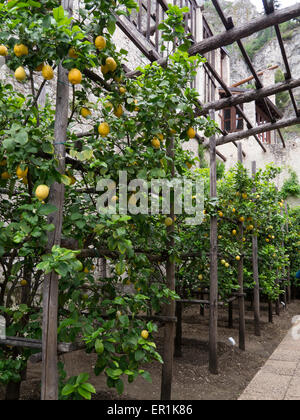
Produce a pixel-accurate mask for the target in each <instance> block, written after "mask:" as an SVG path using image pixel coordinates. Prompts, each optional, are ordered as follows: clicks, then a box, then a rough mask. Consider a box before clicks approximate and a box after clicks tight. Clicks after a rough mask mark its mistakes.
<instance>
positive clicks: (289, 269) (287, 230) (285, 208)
mask: <svg viewBox="0 0 300 420" xmlns="http://www.w3.org/2000/svg"><path fill="white" fill-rule="evenodd" d="M284 210H285V214H286V216H287V217H288V216H289V212H288V206H287V203H285V205H284ZM285 229H286V233H289V219H287V222H286V226H285ZM291 297H292V293H291V264H290V263H289V266H288V271H287V287H286V303H288V304H289V303H291Z"/></svg>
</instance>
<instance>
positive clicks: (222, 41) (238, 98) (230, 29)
mask: <svg viewBox="0 0 300 420" xmlns="http://www.w3.org/2000/svg"><path fill="white" fill-rule="evenodd" d="M138 3H139V12H138V13H137V15H136V16H134V17H133V18H130V17H127V18H126V17H117V25H118V26H119V28H120V29H121V30H122V31H123V32H124V34H125V35H126V36H127V37H128V38H129V39H130V40H131V41H132V43H133V44H134V45H135V46H136V47H137V48H138V49H139V50H140V51H141V52H142V53H143V54H144V56H145V57H147V59H148V60H149V61H150V62H155V61H157V62H158V63H159V64H160V65H162V66H164V65H166V64H167V62H166V59H165V58H164V57H162V56H161V55H160V53H159V45H160V34H159V30H158V25H159V24H160V23H161V21H162V20H163V19H164V17H165V13H166V11H167V9H168V5H167V1H165V0H156V1H150V0H139V1H138ZM212 3H213V4H214V6H215V8H216V11H217V12H218V14H219V16H220V18H221V20H222V22H223V24H224V27H225V31H224V32H222V33H221V34H219V35H216V36H208V37H207V38H205V39H203V40H202V41H201V42H196V41H195V39H196V37H195V34H196V30H197V21H196V18H197V13H196V12H197V8H198V7H199V5H198V3H197V2H196V1H195V0H180V1H179V0H174V4H177V5H178V6H180V7H183V6H189V9H190V12H189V13H187V14H186V19H185V24H186V31H187V33H190V34H191V37H192V39H193V40H194V43H193V45H192V47H191V48H190V50H189V54H190V55H195V54H202V55H206V54H211V53H212V52H213V51H214V50H216V49H218V48H223V47H226V46H227V45H230V44H233V43H234V42H237V43H238V46H239V48H240V50H241V53H242V55H243V56H244V58H245V61H246V63H247V65H248V67H249V70H250V72H251V74H252V76H253V77H254V79H255V82H256V90H255V91H251V92H245V93H242V94H239V95H235V96H233V95H232V92H231V90H230V88H229V87H228V86H227V85H226V83H225V82H224V81H223V80H222V78H221V76H220V75H219V74H218V73H217V72H216V70H215V68H214V67H213V66H212V65H211V63H210V62H209V60H208V61H207V62H206V63H205V69H206V70H205V71H206V72H207V75H208V77H209V78H210V80H211V81H212V82H213V83H214V85H216V84H217V83H218V84H219V85H220V86H221V87H222V89H223V90H224V92H225V95H226V98H224V99H220V100H217V101H213V102H209V103H205V104H200V103H199V107H198V109H197V111H196V115H198V116H200V115H207V114H208V113H209V112H212V116H213V115H214V112H215V111H216V110H222V109H224V108H226V107H228V106H234V107H236V109H237V110H238V111H239V113H240V114H241V115H242V117H243V119H244V120H245V122H246V125H247V130H244V131H240V132H237V133H233V134H228V133H227V132H226V131H223V132H222V136H221V137H218V138H217V137H216V136H214V137H212V138H211V139H209V141H207V142H205V143H204V145H205V146H206V147H207V148H209V151H210V177H211V184H210V188H211V191H210V194H211V197H216V196H217V175H216V174H217V171H216V161H217V159H216V157H217V155H219V157H221V158H223V159H225V160H226V158H225V157H224V156H223V155H222V154H221V153H220V152H218V151H217V146H219V145H222V144H225V143H233V144H235V145H236V147H237V148H238V152H239V153H238V156H239V161H242V160H243V151H242V147H241V146H242V145H241V143H239V144H237V143H235V142H236V141H237V140H242V139H246V138H249V137H251V136H254V137H255V139H256V141H257V143H258V144H259V145H260V147H261V148H262V149H263V150H264V151H265V152H266V148H265V146H264V145H263V144H262V142H261V141H260V139H259V138H258V135H259V134H260V133H264V132H269V131H272V130H280V129H281V128H284V127H289V126H292V125H296V124H299V123H300V110H299V109H298V108H297V104H296V101H295V98H294V94H293V89H294V88H296V87H299V86H300V79H293V78H292V74H291V71H290V66H289V62H288V59H287V55H286V52H285V48H284V43H283V40H282V37H281V34H280V29H279V26H278V25H279V24H281V23H284V22H287V21H289V20H291V19H294V18H296V17H299V16H300V4H299V3H297V4H295V5H294V6H291V7H288V8H285V9H281V10H278V11H275V10H274V4H273V0H270V1H267V0H263V4H264V7H265V12H266V13H265V15H264V16H262V17H259V18H257V19H255V20H254V21H251V22H248V23H247V24H246V25H243V26H237V27H235V26H234V24H233V21H232V19H231V18H230V17H229V18H227V17H225V15H224V13H223V11H222V9H221V7H220V4H219V2H218V0H212ZM62 4H63V6H64V8H65V10H67V11H68V12H69V14H70V15H71V14H72V9H73V7H72V6H73V2H72V0H63V1H62ZM272 26H274V27H275V31H276V36H277V39H278V42H279V45H280V49H281V53H282V57H283V60H284V63H285V67H286V73H285V78H286V80H285V81H284V82H282V83H277V84H275V85H273V86H268V87H264V86H263V85H262V83H261V81H260V78H259V75H258V74H257V72H256V70H255V69H254V66H253V65H252V63H251V60H250V58H249V57H248V55H247V53H246V51H245V48H244V46H243V44H242V39H243V38H246V37H248V36H250V35H253V34H254V33H256V32H258V31H260V30H263V29H266V28H269V27H272ZM125 70H126V72H127V77H129V78H132V77H136V75H137V74H138V72H136V71H131V70H130V69H127V68H125ZM58 72H59V78H60V80H61V81H64V83H60V84H59V87H58V90H57V108H56V112H57V113H56V126H55V138H56V139H58V140H59V143H58V142H57V144H56V146H55V154H56V155H57V156H59V157H60V159H59V165H60V166H59V170H60V171H61V173H63V172H64V170H65V164H66V162H67V163H69V164H71V165H72V166H73V167H74V168H79V167H81V163H80V162H77V161H76V160H74V159H71V158H70V157H69V156H67V157H66V147H65V144H63V143H64V142H65V141H66V136H67V122H68V98H69V86H68V80H67V79H66V75H65V72H64V71H63V68H62V66H61V65H60V66H59V68H58ZM84 74H85V76H86V77H87V78H89V79H90V80H92V81H94V82H95V83H97V84H99V85H101V86H104V87H105V88H107V89H108V90H109V88H110V86H109V84H108V83H107V82H105V81H104V80H103V78H102V77H100V76H99V75H97V74H95V73H93V72H92V71H90V70H86V71H85V72H84ZM42 88H43V84H42V86H41V88H40V90H39V92H38V94H37V98H38V96H39V94H40V92H41V91H42ZM284 91H288V92H289V94H290V98H291V101H292V103H293V106H294V111H295V116H293V117H290V118H287V119H285V118H283V119H280V120H278V121H276V120H274V118H273V116H272V114H271V113H270V123H267V124H264V125H261V126H258V127H253V125H252V124H251V122H250V120H249V118H248V117H247V115H245V113H244V112H243V110H242V109H241V105H242V104H244V103H247V102H251V101H255V100H258V99H259V100H262V101H264V100H265V98H267V97H268V96H270V95H274V94H276V93H279V92H284ZM37 98H36V101H37ZM266 107H267V108H268V104H267V103H266ZM93 134H94V133H81V134H78V137H79V138H83V137H87V136H89V135H93ZM280 137H281V139H282V142H283V146H285V144H284V141H283V137H282V136H281V134H280ZM167 154H168V156H169V157H170V158H172V157H173V150H172V144H171V145H170V148H169V149H168V151H167ZM253 173H255V164H253ZM50 202H51V203H52V204H54V205H55V206H56V207H57V208H58V212H56V213H55V214H54V215H51V216H50V217H51V223H54V224H55V226H56V229H55V231H54V232H52V233H51V234H50V236H49V245H48V247H49V249H51V248H52V246H53V245H54V244H58V245H60V244H61V243H62V241H61V229H62V218H63V211H62V210H63V204H64V187H63V186H62V185H59V184H55V185H54V187H53V188H52V189H51V196H50ZM170 216H171V217H172V216H174V211H173V210H172V211H171V214H170ZM239 228H240V229H239V231H240V234H241V238H240V240H241V241H242V236H243V224H241V226H239ZM173 229H174V227H172V226H171V227H169V228H168V238H169V239H168V248H169V249H171V248H172V247H173V246H174V242H173V239H172V238H173V235H172V233H173ZM210 241H211V249H210V266H211V267H210V268H211V270H210V272H211V278H210V298H209V305H210V330H209V342H210V349H209V367H210V371H211V372H212V373H218V360H217V319H218V305H219V302H218V248H217V245H218V224H217V218H216V217H214V216H213V217H211V232H210ZM108 252H109V251H108V250H107V249H103V250H101V249H97V250H96V249H95V250H94V249H84V250H81V257H82V258H84V257H86V258H88V257H98V258H100V257H103V256H105V255H108V254H107V253H108ZM141 252H142V251H141ZM114 257H116V255H112V258H114ZM189 257H192V255H191V256H189ZM149 258H150V259H152V260H153V261H166V272H167V274H166V279H167V286H168V287H169V288H170V289H171V290H175V264H174V262H172V261H171V259H170V258H169V255H154V256H153V255H152V256H149ZM243 264H244V258H241V261H240V262H239V266H238V273H239V285H240V290H239V293H238V295H237V298H238V299H239V310H240V342H239V345H240V348H241V349H243V350H244V349H245V318H244V314H245V302H244V299H245V294H244V290H243ZM253 264H254V265H253V271H254V278H255V282H256V286H255V294H254V299H255V302H254V305H255V325H256V332H257V334H259V322H260V316H259V279H258V269H257V268H258V256H257V237H255V236H253ZM57 302H58V276H57V275H56V274H55V273H51V274H49V275H47V276H46V278H45V281H44V297H43V312H44V319H43V340H42V343H40V342H39V343H33V341H32V340H28V346H29V347H30V345H31V346H32V345H33V344H34V346H37V347H35V348H41V347H42V353H43V368H42V399H44V400H49V399H50V400H54V399H57V385H58V377H57V369H56V367H57V354H58V352H59V351H68V350H65V348H66V346H65V345H64V343H62V344H61V345H58V343H57V308H58V303H57ZM199 302H200V301H199ZM175 315H176V314H175V303H173V304H171V305H167V306H166V308H165V312H164V317H163V319H162V321H163V322H165V337H164V355H163V359H164V362H165V363H164V365H163V368H162V385H161V398H162V399H163V400H170V399H171V389H172V372H173V355H174V336H175V324H176V316H175ZM11 342H13V339H11ZM17 344H18V345H20V342H18V343H17ZM21 344H22V346H23V347H26V340H25V342H24V341H23V342H22V343H21ZM29 344H30V345H29ZM11 345H13V344H11Z"/></svg>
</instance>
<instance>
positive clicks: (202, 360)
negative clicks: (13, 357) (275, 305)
mask: <svg viewBox="0 0 300 420" xmlns="http://www.w3.org/2000/svg"><path fill="white" fill-rule="evenodd" d="M246 309H247V313H246V327H247V342H246V352H242V351H240V350H239V349H238V346H236V347H233V346H232V345H231V344H230V342H229V340H228V338H229V337H233V338H234V339H235V341H236V342H237V343H238V308H237V306H235V307H234V328H233V329H228V328H227V313H226V311H225V310H221V311H220V320H219V375H212V374H210V373H209V372H208V310H206V311H205V316H204V317H203V316H200V311H199V308H198V306H189V307H187V308H186V309H185V311H184V315H183V337H184V338H183V349H182V350H183V357H181V358H175V362H174V380H173V388H172V389H173V392H172V398H173V399H174V400H236V399H237V398H238V397H239V396H240V395H241V393H242V392H243V390H244V389H245V388H246V386H247V385H248V384H249V382H250V381H251V379H252V378H253V377H254V375H255V374H256V373H257V371H258V370H259V369H260V368H261V366H263V365H264V363H265V361H266V360H267V359H268V358H269V356H270V355H271V354H272V353H273V351H274V350H275V348H276V347H277V346H278V344H279V343H280V342H281V341H282V339H283V338H284V336H285V335H286V333H287V331H288V330H289V329H290V328H291V318H292V317H293V316H294V315H298V314H300V301H296V302H294V303H292V304H291V305H289V306H288V308H287V310H285V311H284V310H282V311H281V315H280V317H278V316H275V315H274V322H273V324H269V323H268V318H267V316H268V312H267V306H266V305H262V335H261V337H256V336H255V335H254V328H253V313H252V312H251V311H250V307H249V306H248V304H247V308H246ZM162 336H163V328H161V329H160V331H159V334H158V337H157V340H158V346H159V348H160V343H161V341H162ZM62 360H63V361H64V362H65V366H66V370H67V372H68V374H69V375H70V376H72V375H76V374H79V373H81V372H88V373H90V377H91V379H90V382H91V383H92V384H93V385H94V386H95V387H96V390H97V393H98V394H97V395H96V396H95V399H98V400H110V399H122V400H124V399H125V400H152V399H159V396H160V375H161V366H160V365H159V364H152V365H150V366H146V367H145V368H146V369H147V370H148V371H149V372H150V373H151V376H152V379H153V382H152V384H149V383H148V382H146V381H145V380H144V379H142V378H139V379H137V380H136V382H135V383H133V384H130V385H126V387H125V393H124V395H123V396H122V397H119V396H118V395H117V394H116V393H115V392H114V391H110V390H108V389H107V387H106V380H105V377H104V375H101V376H100V377H95V376H94V374H93V364H94V363H95V360H96V357H95V355H86V354H85V353H84V352H81V351H80V352H75V353H72V354H68V355H65V356H63V357H62ZM39 378H40V364H35V365H33V364H30V365H29V369H28V375H27V381H25V382H24V383H23V385H22V399H39V388H40V383H39Z"/></svg>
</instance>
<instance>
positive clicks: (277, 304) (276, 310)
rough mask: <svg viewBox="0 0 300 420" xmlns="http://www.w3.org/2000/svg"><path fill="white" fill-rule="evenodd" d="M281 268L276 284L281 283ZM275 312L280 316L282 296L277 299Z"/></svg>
mask: <svg viewBox="0 0 300 420" xmlns="http://www.w3.org/2000/svg"><path fill="white" fill-rule="evenodd" d="M279 283H280V281H279V270H277V278H276V284H279ZM275 313H276V315H277V316H280V296H279V297H278V298H277V299H276V302H275Z"/></svg>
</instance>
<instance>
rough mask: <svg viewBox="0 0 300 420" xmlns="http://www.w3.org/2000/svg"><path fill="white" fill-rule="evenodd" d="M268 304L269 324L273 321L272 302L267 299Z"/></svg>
mask: <svg viewBox="0 0 300 420" xmlns="http://www.w3.org/2000/svg"><path fill="white" fill-rule="evenodd" d="M268 306H269V322H270V324H272V323H273V303H272V301H271V300H269V301H268Z"/></svg>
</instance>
